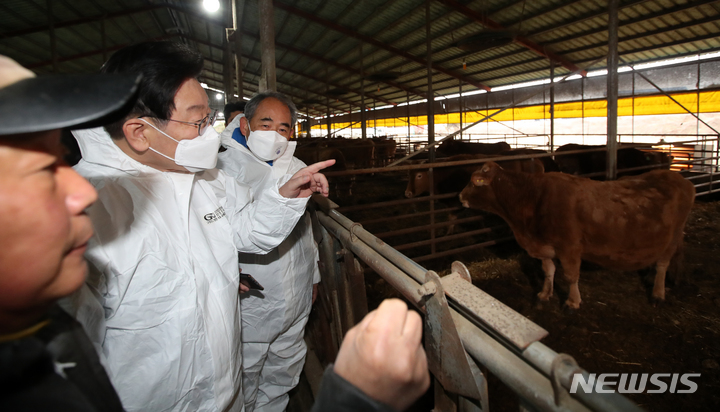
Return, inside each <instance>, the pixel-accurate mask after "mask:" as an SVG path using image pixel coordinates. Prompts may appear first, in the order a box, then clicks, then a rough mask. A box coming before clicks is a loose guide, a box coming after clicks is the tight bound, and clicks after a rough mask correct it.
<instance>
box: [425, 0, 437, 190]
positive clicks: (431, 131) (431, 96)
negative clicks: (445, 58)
mask: <svg viewBox="0 0 720 412" xmlns="http://www.w3.org/2000/svg"><path fill="white" fill-rule="evenodd" d="M425 47H426V49H427V51H426V58H425V60H426V61H427V82H428V85H427V132H428V146H430V150H429V160H430V162H434V161H435V146H434V145H433V143H435V108H434V103H435V93H434V92H433V76H432V37H431V33H430V0H426V1H425ZM431 187H432V186H431Z"/></svg>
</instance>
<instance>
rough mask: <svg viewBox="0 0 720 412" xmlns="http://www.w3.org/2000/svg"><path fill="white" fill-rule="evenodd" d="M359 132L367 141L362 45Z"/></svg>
mask: <svg viewBox="0 0 720 412" xmlns="http://www.w3.org/2000/svg"><path fill="white" fill-rule="evenodd" d="M360 131H361V134H362V136H361V137H362V138H363V139H367V119H366V118H365V66H364V65H363V55H362V44H360Z"/></svg>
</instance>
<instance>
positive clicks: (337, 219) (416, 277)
mask: <svg viewBox="0 0 720 412" xmlns="http://www.w3.org/2000/svg"><path fill="white" fill-rule="evenodd" d="M313 199H314V200H315V201H316V203H317V204H318V206H319V208H320V210H321V211H322V212H323V213H324V214H322V213H318V221H319V222H320V223H321V224H322V225H323V226H324V227H325V228H326V229H327V230H328V231H329V232H330V233H332V234H333V235H334V236H335V237H337V238H338V239H339V240H340V241H341V242H342V244H343V245H344V246H345V247H346V248H348V249H350V250H351V251H352V252H353V253H355V254H356V255H357V256H358V257H360V258H361V259H362V260H363V261H364V262H365V263H366V264H367V265H368V266H370V267H371V268H372V269H373V270H375V271H376V272H377V273H378V274H379V275H380V276H382V277H383V278H384V279H385V280H386V281H387V282H388V283H390V284H391V285H392V286H393V287H395V289H397V290H398V291H399V292H400V293H401V294H403V296H405V297H406V298H407V299H408V300H409V301H410V302H412V303H413V304H414V305H415V306H416V307H418V309H420V310H421V311H422V310H423V308H422V306H421V303H420V302H421V301H422V298H423V296H422V295H421V294H420V292H419V291H418V288H419V286H420V285H421V284H423V283H424V279H425V273H426V272H427V270H426V269H425V268H423V267H422V266H420V265H419V264H417V263H416V262H414V261H412V260H410V259H409V258H407V257H406V256H405V255H403V254H402V253H400V252H398V251H397V250H395V249H393V248H392V247H390V246H389V245H387V244H386V243H385V242H383V241H382V240H381V239H379V238H377V237H376V236H374V235H373V234H372V233H370V232H368V231H367V230H365V229H363V228H362V226H361V225H359V224H357V223H355V222H353V221H352V220H350V219H348V218H347V217H345V216H343V215H342V214H341V213H339V212H337V211H336V210H335V208H337V205H336V204H334V203H333V202H332V201H330V200H328V199H326V198H324V197H321V196H317V195H316V196H314V197H313ZM448 302H449V303H450V305H451V313H452V316H453V320H454V321H455V324H456V326H457V329H458V332H459V334H460V337H461V339H462V342H463V344H464V347H465V349H466V350H467V352H468V353H469V354H470V355H471V356H473V358H475V359H476V360H477V361H479V362H480V363H481V364H482V365H484V366H485V367H487V368H488V370H490V372H492V373H493V374H494V375H496V376H497V377H498V378H499V379H500V380H501V381H503V382H504V383H505V384H506V385H508V386H509V387H510V388H511V389H512V390H513V391H515V392H516V393H517V394H518V395H519V396H521V397H522V398H523V399H524V400H526V401H527V402H529V403H530V404H531V405H533V406H534V407H536V408H538V409H539V410H548V411H559V410H573V411H576V410H577V411H579V410H588V409H587V408H586V407H585V406H584V405H587V406H590V407H591V409H592V410H595V411H639V410H641V409H640V408H638V407H637V406H636V405H634V404H633V403H631V402H630V401H629V400H627V398H625V397H624V396H622V395H620V394H618V393H594V392H593V393H584V392H582V390H580V391H578V392H577V393H575V394H573V395H574V396H576V397H577V398H578V399H580V400H581V401H582V404H581V403H580V402H579V401H578V400H575V399H573V398H572V397H567V398H566V399H565V401H564V403H565V404H561V405H557V404H556V403H555V392H554V390H553V387H552V384H551V382H550V378H551V376H553V374H554V375H555V376H557V377H558V379H559V383H560V384H561V385H562V387H563V388H565V390H566V391H567V390H569V389H570V385H571V383H572V375H573V374H574V373H587V372H586V371H584V370H582V369H579V368H577V367H574V368H570V367H563V365H562V363H558V365H559V366H558V367H556V369H555V371H553V364H554V363H555V360H556V359H557V358H558V356H561V355H558V354H557V353H556V352H554V351H552V350H551V349H549V348H547V347H546V346H545V345H543V344H541V343H539V342H534V343H532V344H531V345H529V346H528V347H527V348H525V349H524V350H521V349H520V348H517V347H513V346H512V345H511V344H509V343H507V342H504V341H503V342H502V343H501V342H499V341H498V340H496V339H494V338H492V337H491V336H490V335H489V334H488V333H486V332H485V331H484V330H483V328H484V327H486V326H485V325H483V322H482V321H480V320H478V319H468V318H467V317H466V316H465V315H462V314H460V313H459V312H458V311H457V310H456V309H455V308H454V307H453V306H454V305H453V302H452V300H451V299H449V300H448ZM583 404H584V405H583Z"/></svg>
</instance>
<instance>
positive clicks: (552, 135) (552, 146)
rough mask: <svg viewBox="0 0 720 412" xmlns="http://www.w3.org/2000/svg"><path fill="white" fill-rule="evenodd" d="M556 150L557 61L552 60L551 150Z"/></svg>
mask: <svg viewBox="0 0 720 412" xmlns="http://www.w3.org/2000/svg"><path fill="white" fill-rule="evenodd" d="M554 150H555V62H553V61H552V60H550V151H551V152H552V151H554Z"/></svg>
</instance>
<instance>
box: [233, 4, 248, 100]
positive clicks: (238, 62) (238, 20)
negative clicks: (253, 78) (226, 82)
mask: <svg viewBox="0 0 720 412" xmlns="http://www.w3.org/2000/svg"><path fill="white" fill-rule="evenodd" d="M231 1H232V15H233V28H234V29H235V34H234V35H233V36H234V37H233V42H234V48H235V80H236V81H237V89H236V92H235V94H237V96H238V101H240V102H242V101H243V94H244V90H243V66H242V30H240V24H242V16H243V8H244V7H245V2H241V3H240V4H238V0H231Z"/></svg>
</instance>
